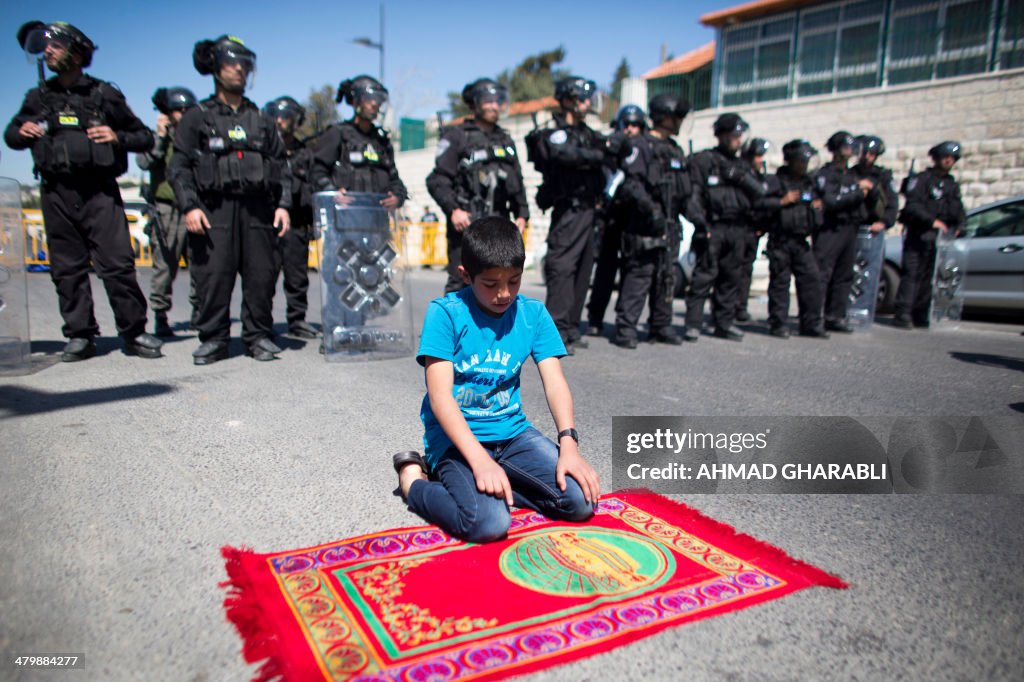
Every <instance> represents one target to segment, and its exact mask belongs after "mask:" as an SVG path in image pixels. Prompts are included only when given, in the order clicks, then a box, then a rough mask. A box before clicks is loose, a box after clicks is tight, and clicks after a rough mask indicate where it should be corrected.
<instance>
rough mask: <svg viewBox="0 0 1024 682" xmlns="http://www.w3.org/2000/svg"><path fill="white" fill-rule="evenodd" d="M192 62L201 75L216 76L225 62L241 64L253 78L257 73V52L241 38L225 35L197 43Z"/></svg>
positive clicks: (249, 76)
mask: <svg viewBox="0 0 1024 682" xmlns="http://www.w3.org/2000/svg"><path fill="white" fill-rule="evenodd" d="M192 64H193V65H194V66H195V67H196V71H198V72H199V73H200V75H203V76H214V77H217V75H218V74H219V73H220V69H221V67H223V66H224V65H225V64H240V65H241V66H242V67H243V68H244V69H245V72H246V74H248V78H250V79H251V78H252V77H253V76H254V75H255V73H256V53H255V52H253V51H252V50H250V49H249V48H248V47H246V46H245V43H244V42H242V39H241V38H236V37H235V36H228V35H223V36H221V37H220V38H217V39H216V40H200V41H199V42H198V43H196V46H195V48H194V49H193V50H192ZM250 85H251V83H250Z"/></svg>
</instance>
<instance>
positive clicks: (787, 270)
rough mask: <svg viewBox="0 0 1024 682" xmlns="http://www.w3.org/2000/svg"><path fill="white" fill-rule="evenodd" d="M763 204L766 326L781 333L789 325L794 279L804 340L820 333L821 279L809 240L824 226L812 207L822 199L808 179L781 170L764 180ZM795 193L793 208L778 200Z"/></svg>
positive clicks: (761, 203) (787, 170)
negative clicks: (790, 294)
mask: <svg viewBox="0 0 1024 682" xmlns="http://www.w3.org/2000/svg"><path fill="white" fill-rule="evenodd" d="M766 183H767V187H766V191H765V196H764V199H762V200H761V201H760V202H758V208H759V209H761V210H763V211H764V212H765V213H766V214H767V216H768V225H769V232H768V268H769V279H768V324H769V325H770V326H771V328H772V329H773V330H779V329H785V327H786V321H787V320H788V319H789V282H790V278H791V277H795V278H796V297H797V305H798V307H799V313H800V331H801V332H802V333H805V334H808V333H813V332H819V331H821V329H822V320H821V275H820V273H819V272H818V261H817V260H816V259H815V257H814V252H813V250H812V249H811V244H810V237H811V235H813V234H814V233H815V232H816V231H817V230H818V228H819V227H820V226H821V224H822V220H823V211H822V210H821V209H816V208H814V206H813V205H812V203H811V202H813V201H814V200H815V199H820V198H821V197H820V195H819V194H818V191H817V188H816V187H815V185H814V180H813V179H812V178H811V176H809V175H806V174H805V175H796V174H794V173H793V172H792V171H790V169H789V166H782V167H781V168H779V170H778V172H777V173H776V174H775V175H773V176H769V177H768V179H767V180H766ZM794 189H795V190H799V191H800V198H799V199H798V200H797V201H796V203H793V204H789V205H787V206H782V205H781V203H780V199H781V198H782V197H783V196H784V195H785V194H787V193H788V192H790V191H791V190H794Z"/></svg>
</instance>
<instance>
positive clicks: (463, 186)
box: [427, 119, 530, 293]
mask: <svg viewBox="0 0 1024 682" xmlns="http://www.w3.org/2000/svg"><path fill="white" fill-rule="evenodd" d="M427 190H428V191H429V192H430V196H432V197H433V198H434V201H436V202H437V204H438V205H439V206H440V207H441V210H442V211H444V216H445V220H446V221H447V223H448V229H447V238H448V282H447V283H446V284H445V287H444V290H445V293H448V292H451V291H458V290H459V289H462V288H463V286H465V285H464V283H463V281H462V277H460V276H459V272H458V268H459V265H460V264H461V262H462V233H461V232H459V231H458V230H456V229H455V228H454V227H453V226H452V211H454V210H455V209H457V208H460V209H462V210H463V211H467V212H468V213H469V214H470V216H471V219H472V220H477V219H478V218H483V217H486V216H501V217H503V218H511V219H512V220H515V219H516V218H523V219H524V220H529V218H530V209H529V207H528V205H527V202H526V187H525V185H524V184H523V171H522V168H521V166H520V165H519V154H518V153H517V152H516V145H515V142H513V141H512V138H511V136H509V134H508V131H506V130H505V129H504V128H502V127H501V126H497V125H496V126H494V128H493V129H491V130H490V131H486V130H484V129H483V128H481V127H480V126H479V125H478V124H477V122H476V121H475V120H472V119H469V120H466V121H463V122H462V123H460V124H459V125H457V126H455V127H454V128H451V129H449V130H448V131H446V132H445V134H444V135H443V136H442V137H441V141H440V142H439V143H438V146H437V158H436V160H435V165H434V170H433V171H432V172H431V173H430V175H429V176H427Z"/></svg>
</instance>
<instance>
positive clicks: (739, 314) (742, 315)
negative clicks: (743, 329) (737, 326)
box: [736, 309, 750, 322]
mask: <svg viewBox="0 0 1024 682" xmlns="http://www.w3.org/2000/svg"><path fill="white" fill-rule="evenodd" d="M736 321H737V322H750V313H749V312H747V310H746V309H743V310H737V311H736Z"/></svg>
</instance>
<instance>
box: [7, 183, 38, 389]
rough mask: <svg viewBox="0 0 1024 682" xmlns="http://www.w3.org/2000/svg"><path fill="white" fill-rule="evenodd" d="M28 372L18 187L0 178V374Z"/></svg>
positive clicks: (23, 237)
mask: <svg viewBox="0 0 1024 682" xmlns="http://www.w3.org/2000/svg"><path fill="white" fill-rule="evenodd" d="M31 369H32V351H31V348H30V345H29V336H28V280H27V277H26V275H25V233H24V230H23V228H22V224H21V186H20V185H18V183H17V182H16V181H14V180H10V179H8V178H0V374H28V373H29V372H30V371H31Z"/></svg>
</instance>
